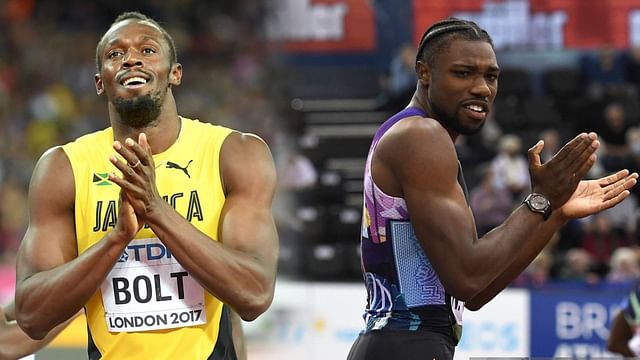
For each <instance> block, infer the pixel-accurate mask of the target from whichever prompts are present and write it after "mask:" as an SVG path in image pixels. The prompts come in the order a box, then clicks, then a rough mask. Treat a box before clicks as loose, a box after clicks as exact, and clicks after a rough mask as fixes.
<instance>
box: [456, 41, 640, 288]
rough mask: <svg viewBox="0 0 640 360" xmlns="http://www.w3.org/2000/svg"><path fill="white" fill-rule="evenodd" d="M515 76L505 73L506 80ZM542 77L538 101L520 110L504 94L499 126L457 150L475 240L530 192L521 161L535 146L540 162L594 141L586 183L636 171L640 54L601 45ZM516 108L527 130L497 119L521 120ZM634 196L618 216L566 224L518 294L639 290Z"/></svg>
mask: <svg viewBox="0 0 640 360" xmlns="http://www.w3.org/2000/svg"><path fill="white" fill-rule="evenodd" d="M511 74H513V72H510V71H509V70H507V71H506V74H505V76H509V75H511ZM557 74H562V76H563V77H562V78H561V80H563V81H564V83H563V84H560V85H561V86H564V87H565V88H561V89H558V87H560V85H554V84H553V81H554V79H553V78H552V77H553V76H557ZM535 76H536V75H531V77H532V78H535ZM538 76H540V77H542V78H541V79H539V80H540V82H541V83H542V86H540V88H541V91H539V92H538V93H536V92H535V91H532V92H531V93H527V94H526V95H527V96H528V97H529V98H528V99H526V100H522V99H518V98H517V97H518V93H517V92H516V91H510V90H512V89H510V88H507V91H506V94H501V93H500V90H499V92H498V97H499V98H500V97H502V98H501V101H496V107H495V114H494V117H495V119H494V120H495V121H493V122H490V123H489V124H487V126H486V127H485V129H483V132H482V134H481V135H480V136H478V137H477V138H476V139H473V138H471V137H470V138H468V139H466V140H467V141H462V142H460V143H459V144H458V145H457V147H458V150H459V152H460V153H461V158H462V161H463V162H466V165H467V166H466V171H467V173H468V172H469V171H472V172H473V173H471V174H469V176H468V177H469V178H471V179H472V181H473V185H472V187H471V202H470V205H471V208H472V210H473V212H474V214H475V216H476V221H477V228H478V233H479V234H480V235H481V234H484V233H486V232H487V231H490V229H492V228H493V227H495V226H496V225H498V224H500V223H502V221H503V220H504V219H506V217H507V216H508V214H509V213H510V212H511V211H512V210H513V209H514V207H517V206H519V205H520V203H521V201H522V199H523V198H524V197H525V196H526V194H527V193H528V192H529V191H530V183H529V174H528V159H527V154H526V152H527V149H528V148H529V147H530V146H533V144H534V143H535V142H536V141H537V139H543V140H544V141H545V147H544V151H543V153H542V159H543V161H545V160H548V159H549V158H550V157H551V156H553V154H555V152H556V151H558V150H559V147H560V146H562V144H564V143H565V142H566V141H568V140H570V138H572V137H573V136H575V135H576V134H578V133H579V132H581V131H595V132H597V133H598V135H599V137H600V142H601V144H602V147H601V149H600V150H599V151H598V159H597V162H596V164H595V165H594V166H593V168H592V169H591V171H590V172H589V174H588V178H592V179H594V178H598V177H601V176H604V175H606V174H611V173H613V172H615V171H617V170H620V169H625V168H626V169H629V170H630V171H640V112H639V111H638V110H639V109H640V48H632V49H622V50H618V49H614V48H612V47H610V46H608V45H604V46H602V47H601V48H600V49H596V50H594V51H584V52H582V53H580V54H579V56H577V57H576V61H575V63H574V64H572V66H570V67H568V68H562V69H552V70H549V71H547V72H545V73H543V74H541V75H538ZM501 80H502V79H501ZM509 80H510V79H507V80H506V81H505V83H506V84H507V86H509V85H510V84H509ZM520 81H521V80H520ZM555 81H558V80H557V79H556V80H555ZM532 82H535V80H534V81H532ZM554 86H556V87H554ZM514 103H515V105H514ZM527 105H529V106H527ZM518 106H522V107H523V108H524V109H525V111H528V112H529V114H527V116H530V117H529V121H528V122H527V123H526V124H516V125H515V126H514V124H511V123H509V120H508V119H505V118H502V119H500V117H501V115H502V114H501V112H507V113H509V114H518V112H517V111H518V110H517V107H518ZM514 108H515V109H516V110H515V111H514V110H513V109H514ZM532 112H533V115H532V114H531V113H532ZM531 116H534V117H535V116H538V117H548V118H551V119H554V121H548V120H545V119H535V118H531ZM525 141H526V142H525ZM639 195H640V188H638V187H636V188H634V189H633V191H632V194H631V196H630V197H629V198H628V199H627V200H626V201H625V202H624V203H623V204H621V205H620V206H619V207H616V208H613V209H610V210H606V211H604V212H602V213H599V214H597V215H594V216H591V217H587V218H584V219H580V220H576V221H572V222H570V223H569V224H567V225H566V226H565V227H564V228H563V229H562V230H561V231H560V232H559V233H557V234H556V236H555V238H554V240H553V241H552V242H551V243H550V244H549V245H548V246H547V247H546V248H545V249H544V251H543V252H542V253H541V254H540V255H539V256H538V257H537V258H536V259H535V261H534V262H533V263H532V264H531V265H530V266H529V267H528V268H527V269H526V270H525V272H524V273H523V274H522V275H521V276H520V277H519V278H518V279H517V280H516V281H515V283H514V285H516V286H533V287H544V286H547V285H549V284H552V283H554V282H559V281H561V282H564V283H566V282H573V283H586V284H602V283H606V284H621V283H628V282H632V281H636V280H637V279H638V277H639V276H640V241H639V232H638V225H639V221H640V208H639V207H638V196H639Z"/></svg>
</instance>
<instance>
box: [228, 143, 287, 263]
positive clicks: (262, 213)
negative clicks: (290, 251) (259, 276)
mask: <svg viewBox="0 0 640 360" xmlns="http://www.w3.org/2000/svg"><path fill="white" fill-rule="evenodd" d="M221 166H222V173H223V179H224V184H225V188H226V191H227V195H226V200H225V205H224V207H223V209H222V214H221V218H220V230H219V231H220V233H219V236H220V240H221V241H222V242H223V243H224V244H225V246H228V247H230V248H232V249H235V250H238V251H241V252H243V253H246V254H251V255H253V256H254V257H256V258H259V259H261V260H264V261H267V262H268V263H269V264H275V261H276V259H277V247H278V237H277V233H276V228H275V223H274V220H273V214H272V211H271V204H272V201H273V197H274V193H275V188H276V174H275V166H274V164H273V159H272V157H271V153H270V152H269V149H268V147H267V146H266V144H265V143H264V142H263V141H262V140H260V139H259V138H257V137H253V136H251V135H240V134H236V133H234V134H231V135H230V138H229V139H227V140H225V144H224V145H223V148H222V153H221Z"/></svg>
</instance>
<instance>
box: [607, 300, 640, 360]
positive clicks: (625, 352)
mask: <svg viewBox="0 0 640 360" xmlns="http://www.w3.org/2000/svg"><path fill="white" fill-rule="evenodd" d="M631 337H633V332H632V330H631V327H630V326H629V323H628V322H627V319H625V318H624V313H623V312H622V311H620V312H619V313H618V314H617V315H616V316H615V318H613V322H612V323H611V331H610V333H609V340H608V341H607V350H609V351H611V352H614V353H617V354H620V355H622V356H625V357H635V356H636V354H634V353H633V351H631V349H629V345H627V343H628V342H629V340H630V339H631Z"/></svg>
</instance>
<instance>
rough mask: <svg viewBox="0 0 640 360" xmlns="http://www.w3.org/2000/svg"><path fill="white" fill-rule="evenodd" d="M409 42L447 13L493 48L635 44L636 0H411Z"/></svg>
mask: <svg viewBox="0 0 640 360" xmlns="http://www.w3.org/2000/svg"><path fill="white" fill-rule="evenodd" d="M413 2H414V20H415V39H416V40H415V41H416V42H418V41H419V39H420V36H421V35H422V33H423V32H424V31H425V30H426V29H427V28H428V27H429V26H430V25H431V24H432V23H434V22H436V21H438V20H440V19H443V18H446V17H448V16H456V17H460V18H465V19H469V20H473V21H475V22H477V23H478V25H480V26H481V27H482V28H484V29H486V30H487V31H488V32H489V34H490V35H491V36H492V38H493V39H494V42H495V45H496V48H533V49H536V48H540V49H553V48H593V47H599V46H601V45H602V44H605V43H611V44H613V45H614V46H616V47H618V48H626V47H628V46H630V45H631V44H639V43H640V0H492V1H490V0H485V1H477V0H413Z"/></svg>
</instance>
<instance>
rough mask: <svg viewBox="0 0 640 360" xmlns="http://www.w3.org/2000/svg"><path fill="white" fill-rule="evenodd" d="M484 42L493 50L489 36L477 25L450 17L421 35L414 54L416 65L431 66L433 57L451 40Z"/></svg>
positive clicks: (447, 45)
mask: <svg viewBox="0 0 640 360" xmlns="http://www.w3.org/2000/svg"><path fill="white" fill-rule="evenodd" d="M459 39H460V40H471V41H486V42H488V43H489V44H490V45H491V47H492V48H493V40H491V36H489V34H488V33H487V32H486V31H485V30H483V29H482V28H480V27H479V26H478V24H476V23H475V22H473V21H469V20H462V19H457V18H454V17H450V18H447V19H444V20H440V21H438V22H436V23H435V24H433V25H431V26H430V27H429V28H428V29H427V31H425V32H424V34H422V38H421V39H420V44H419V45H418V51H417V52H416V64H417V63H418V61H424V62H426V63H427V65H429V66H433V63H434V62H433V60H434V58H435V55H436V54H438V53H440V52H442V51H443V50H445V49H446V48H447V47H449V45H450V44H451V41H452V40H459Z"/></svg>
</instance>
